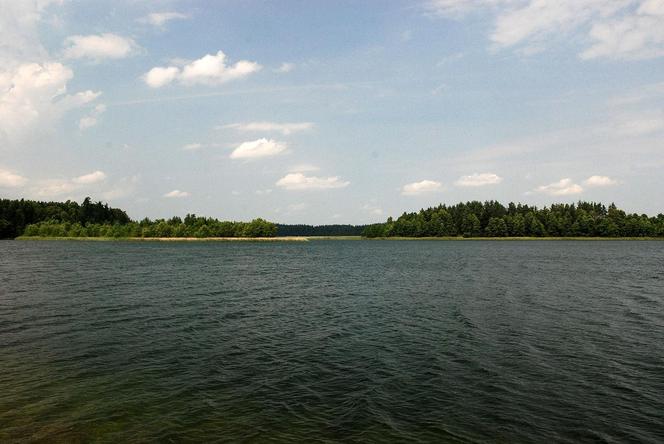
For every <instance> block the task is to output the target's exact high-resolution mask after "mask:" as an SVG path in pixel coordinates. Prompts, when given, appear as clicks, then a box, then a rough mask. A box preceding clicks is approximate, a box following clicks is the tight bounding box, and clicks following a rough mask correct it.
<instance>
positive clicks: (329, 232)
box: [277, 224, 366, 236]
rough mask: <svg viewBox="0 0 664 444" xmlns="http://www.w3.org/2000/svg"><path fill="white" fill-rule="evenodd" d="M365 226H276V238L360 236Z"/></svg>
mask: <svg viewBox="0 0 664 444" xmlns="http://www.w3.org/2000/svg"><path fill="white" fill-rule="evenodd" d="M365 228H366V225H340V224H336V225H303V224H297V225H284V224H277V236H361V235H362V232H363V231H364V229H365Z"/></svg>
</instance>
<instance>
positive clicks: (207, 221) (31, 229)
mask: <svg viewBox="0 0 664 444" xmlns="http://www.w3.org/2000/svg"><path fill="white" fill-rule="evenodd" d="M192 216H193V218H192V219H190V220H189V225H187V224H185V223H182V222H181V221H180V219H179V218H172V219H169V220H164V219H158V220H155V221H151V220H149V219H144V220H142V221H141V222H129V223H126V224H117V223H116V224H86V225H81V224H79V223H74V224H71V223H69V222H61V221H58V220H53V219H52V220H48V221H43V222H38V223H36V224H32V225H28V226H27V227H26V229H25V231H24V233H23V236H29V237H35V236H41V237H115V238H123V237H144V238H157V237H164V238H170V237H197V238H204V237H274V236H275V235H276V232H277V227H276V225H275V224H273V223H271V222H267V221H265V220H263V219H254V220H253V221H251V222H248V223H247V222H225V221H218V220H217V219H212V218H204V217H196V216H194V215H192Z"/></svg>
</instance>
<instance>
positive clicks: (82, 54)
mask: <svg viewBox="0 0 664 444" xmlns="http://www.w3.org/2000/svg"><path fill="white" fill-rule="evenodd" d="M65 46H66V47H65V49H64V56H65V58H68V59H82V58H88V59H92V60H95V61H100V60H103V59H122V58H125V57H128V56H130V55H131V54H132V53H134V52H135V51H136V49H137V48H138V45H136V42H134V41H133V40H132V39H130V38H129V37H122V36H119V35H116V34H110V33H104V34H100V35H72V36H70V37H67V38H66V39H65Z"/></svg>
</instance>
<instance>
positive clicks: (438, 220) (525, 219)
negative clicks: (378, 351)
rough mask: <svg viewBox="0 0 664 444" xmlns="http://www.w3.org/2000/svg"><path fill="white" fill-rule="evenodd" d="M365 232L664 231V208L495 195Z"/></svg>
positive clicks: (385, 234) (540, 234)
mask: <svg viewBox="0 0 664 444" xmlns="http://www.w3.org/2000/svg"><path fill="white" fill-rule="evenodd" d="M363 235H364V236H366V237H371V238H376V237H395V236H399V237H430V236H431V237H445V236H464V237H481V236H487V237H508V236H513V237H523V236H532V237H544V236H554V237H654V236H657V237H662V236H664V214H659V215H658V216H656V217H648V216H647V215H645V214H641V215H639V214H627V213H626V212H625V211H623V210H620V209H618V208H616V206H615V205H614V204H611V205H609V206H608V207H606V206H604V205H603V204H600V203H594V202H578V203H577V204H553V205H551V206H550V207H543V208H537V207H534V206H529V205H521V204H514V203H510V204H509V205H507V206H504V205H502V204H500V203H499V202H496V201H487V202H477V201H474V202H466V203H458V204H456V205H450V206H447V205H442V204H441V205H438V206H437V207H431V208H427V209H422V210H420V211H419V212H417V213H415V212H413V213H404V214H402V215H401V216H400V217H399V218H398V219H396V220H393V219H392V218H389V219H388V220H387V222H385V223H382V224H373V225H369V226H367V227H366V228H365V229H364V232H363Z"/></svg>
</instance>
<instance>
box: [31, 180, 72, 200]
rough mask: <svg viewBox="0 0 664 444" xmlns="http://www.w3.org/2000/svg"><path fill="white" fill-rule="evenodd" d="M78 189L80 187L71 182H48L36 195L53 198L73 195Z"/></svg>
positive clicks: (38, 189) (42, 185)
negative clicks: (68, 194)
mask: <svg viewBox="0 0 664 444" xmlns="http://www.w3.org/2000/svg"><path fill="white" fill-rule="evenodd" d="M77 188H78V185H76V184H75V183H73V182H72V181H70V180H57V179H56V180H46V181H43V182H42V183H41V185H40V186H39V187H38V188H37V189H36V194H37V195H38V196H40V197H53V196H60V195H63V194H67V193H71V192H72V191H75V190H76V189H77Z"/></svg>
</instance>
